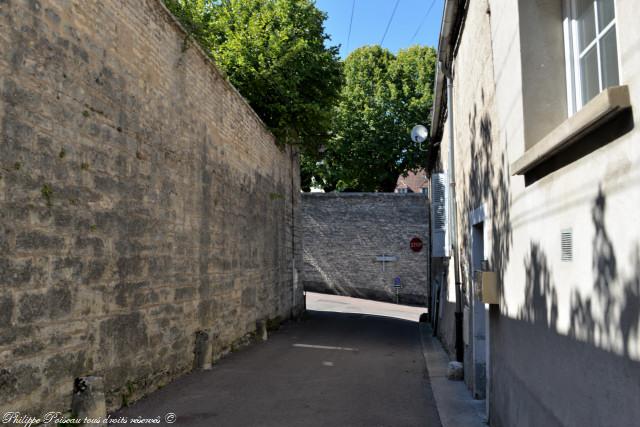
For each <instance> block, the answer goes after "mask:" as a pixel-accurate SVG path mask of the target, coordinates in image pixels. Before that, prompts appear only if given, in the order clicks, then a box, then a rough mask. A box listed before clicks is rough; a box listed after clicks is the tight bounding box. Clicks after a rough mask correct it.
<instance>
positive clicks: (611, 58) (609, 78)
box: [600, 25, 619, 87]
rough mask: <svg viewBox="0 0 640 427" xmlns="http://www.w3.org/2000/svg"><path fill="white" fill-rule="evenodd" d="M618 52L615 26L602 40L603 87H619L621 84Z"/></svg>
mask: <svg viewBox="0 0 640 427" xmlns="http://www.w3.org/2000/svg"><path fill="white" fill-rule="evenodd" d="M617 50H618V46H617V43H616V26H615V25H614V26H613V27H611V29H610V30H609V31H607V33H606V34H605V35H604V36H603V37H602V39H601V40H600V58H601V63H602V64H601V65H602V85H603V87H609V86H617V85H618V84H619V77H618V52H617Z"/></svg>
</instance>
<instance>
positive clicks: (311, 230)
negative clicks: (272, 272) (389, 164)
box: [302, 193, 429, 304]
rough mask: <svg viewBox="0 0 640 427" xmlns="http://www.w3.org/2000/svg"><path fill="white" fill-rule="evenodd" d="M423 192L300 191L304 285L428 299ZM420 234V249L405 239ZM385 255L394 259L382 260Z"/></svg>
mask: <svg viewBox="0 0 640 427" xmlns="http://www.w3.org/2000/svg"><path fill="white" fill-rule="evenodd" d="M428 206H429V205H428V199H427V198H426V197H425V196H424V195H423V194H397V193H305V194H303V196H302V221H303V232H304V238H303V240H304V275H303V284H304V288H305V290H308V291H317V292H323V293H336V294H339V295H350V296H355V297H361V298H370V299H377V300H382V301H395V292H394V289H393V287H392V285H393V281H394V278H395V277H398V276H399V277H400V280H401V285H402V287H401V288H400V290H399V300H400V302H401V303H410V304H426V298H427V280H428V271H429V270H428V268H429V208H428ZM413 237H419V238H420V239H421V240H422V242H423V248H422V251H420V252H413V251H412V250H411V249H410V247H409V242H410V240H411V239H412V238H413ZM382 255H387V256H392V257H396V259H397V260H396V261H393V262H386V263H385V266H384V271H382V263H381V262H380V261H376V257H378V256H382Z"/></svg>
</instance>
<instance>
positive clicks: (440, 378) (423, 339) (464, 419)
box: [419, 323, 488, 427]
mask: <svg viewBox="0 0 640 427" xmlns="http://www.w3.org/2000/svg"><path fill="white" fill-rule="evenodd" d="M419 328H420V343H421V344H422V355H423V356H424V361H425V363H426V365H427V375H428V376H429V382H430V383H431V389H432V390H433V396H434V399H435V401H436V407H437V408H438V413H439V415H440V422H441V423H442V427H487V425H488V423H487V422H486V421H485V413H484V411H485V401H484V400H476V399H473V398H472V397H471V393H470V392H469V390H467V387H466V385H465V384H464V381H451V380H449V379H447V365H448V363H449V356H448V355H447V353H446V352H445V351H444V349H443V348H442V345H441V344H440V342H439V341H437V339H436V338H434V337H433V336H432V330H431V326H429V324H427V323H420V324H419Z"/></svg>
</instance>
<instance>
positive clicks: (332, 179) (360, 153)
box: [303, 46, 436, 191]
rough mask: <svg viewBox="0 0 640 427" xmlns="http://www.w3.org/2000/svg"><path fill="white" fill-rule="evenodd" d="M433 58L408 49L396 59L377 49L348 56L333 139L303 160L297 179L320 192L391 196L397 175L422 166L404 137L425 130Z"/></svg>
mask: <svg viewBox="0 0 640 427" xmlns="http://www.w3.org/2000/svg"><path fill="white" fill-rule="evenodd" d="M435 65H436V53H435V50H434V49H433V48H430V47H422V46H413V47H410V48H408V49H406V50H400V51H399V52H398V55H397V56H394V55H393V54H392V53H391V52H389V51H388V50H386V49H383V48H381V47H380V46H365V47H362V48H359V49H357V50H355V51H353V52H352V53H351V54H350V55H349V56H348V57H347V58H346V60H345V62H344V76H345V82H344V86H343V88H342V91H341V95H340V101H339V103H338V105H337V107H336V108H335V110H334V120H333V135H332V138H331V140H330V142H329V143H328V144H327V145H326V147H325V150H324V152H323V153H322V155H321V157H319V158H311V157H307V158H306V159H305V163H303V179H305V178H306V177H308V176H311V175H312V176H313V177H314V180H315V181H316V182H317V183H318V184H320V185H321V186H322V187H324V189H325V190H329V191H330V190H334V189H337V190H340V191H393V189H394V188H395V184H396V180H397V177H398V175H399V174H402V173H406V172H407V171H409V170H415V169H418V168H420V167H422V166H423V165H424V162H425V160H426V152H425V151H423V150H425V149H426V147H424V146H423V147H422V150H421V149H419V146H418V144H415V143H413V142H412V141H411V139H410V136H409V133H410V131H411V128H412V127H413V126H414V125H416V124H419V123H420V124H426V125H429V117H428V111H429V110H430V108H431V104H432V88H433V78H434V71H435Z"/></svg>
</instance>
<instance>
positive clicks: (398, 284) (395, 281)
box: [393, 276, 402, 304]
mask: <svg viewBox="0 0 640 427" xmlns="http://www.w3.org/2000/svg"><path fill="white" fill-rule="evenodd" d="M401 286H402V283H401V281H400V276H396V278H395V279H393V289H394V290H395V292H396V304H398V300H399V295H398V294H399V292H400V287H401Z"/></svg>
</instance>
